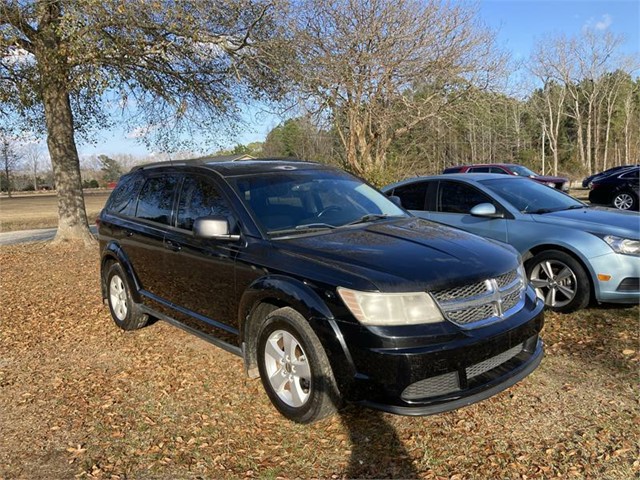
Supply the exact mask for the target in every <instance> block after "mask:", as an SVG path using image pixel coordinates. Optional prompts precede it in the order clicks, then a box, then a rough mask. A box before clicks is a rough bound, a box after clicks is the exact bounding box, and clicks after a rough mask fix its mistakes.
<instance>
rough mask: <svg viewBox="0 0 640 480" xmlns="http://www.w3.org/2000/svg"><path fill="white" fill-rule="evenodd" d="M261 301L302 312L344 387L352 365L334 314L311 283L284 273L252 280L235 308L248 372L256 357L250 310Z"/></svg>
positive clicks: (351, 373) (342, 388)
mask: <svg viewBox="0 0 640 480" xmlns="http://www.w3.org/2000/svg"><path fill="white" fill-rule="evenodd" d="M262 301H267V302H270V303H274V304H276V305H278V306H284V305H287V306H289V307H291V308H294V309H295V310H297V311H298V312H300V314H301V315H302V316H304V317H305V318H306V319H307V321H308V322H309V325H310V326H311V328H312V329H313V331H314V332H315V333H316V335H317V336H318V338H319V339H320V341H321V342H322V344H323V345H324V347H325V352H326V353H327V356H328V358H329V363H330V364H331V367H332V370H333V372H334V375H335V377H336V381H337V382H338V387H339V388H340V389H341V390H346V388H345V387H347V386H348V385H349V384H350V382H351V381H352V379H353V376H354V375H355V366H354V364H353V360H352V358H351V353H350V352H349V349H348V348H347V346H346V344H345V342H344V338H343V337H342V333H341V332H340V329H339V328H338V326H337V324H336V322H335V319H334V315H333V313H332V312H331V310H330V309H329V307H328V306H327V304H326V303H325V302H324V300H323V299H322V297H320V295H319V294H318V292H317V289H314V286H313V285H311V284H309V283H307V282H306V281H301V280H298V279H295V278H291V277H287V276H284V275H268V276H265V277H261V278H258V279H257V280H255V281H254V282H253V283H252V284H251V285H250V286H249V287H248V288H247V290H246V291H245V293H244V294H243V295H242V298H241V300H240V306H239V308H238V316H239V318H238V320H239V322H238V324H239V325H240V338H241V339H242V344H243V350H244V358H245V365H246V368H247V371H248V372H249V374H250V375H251V370H252V368H253V367H254V364H255V361H256V351H255V349H256V348H257V346H256V341H257V333H258V326H259V324H257V323H253V322H251V323H250V320H251V314H252V313H253V312H254V311H255V309H256V306H257V305H259V304H260V303H261V302H262Z"/></svg>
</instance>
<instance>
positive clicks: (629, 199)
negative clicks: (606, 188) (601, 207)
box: [611, 192, 638, 210]
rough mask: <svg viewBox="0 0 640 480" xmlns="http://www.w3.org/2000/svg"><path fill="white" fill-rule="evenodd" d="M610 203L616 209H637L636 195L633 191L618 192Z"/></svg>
mask: <svg viewBox="0 0 640 480" xmlns="http://www.w3.org/2000/svg"><path fill="white" fill-rule="evenodd" d="M611 204H612V205H613V206H614V207H615V208H617V209H618V210H638V196H637V195H636V194H635V193H633V192H620V193H618V194H617V195H616V196H615V197H613V200H612V202H611Z"/></svg>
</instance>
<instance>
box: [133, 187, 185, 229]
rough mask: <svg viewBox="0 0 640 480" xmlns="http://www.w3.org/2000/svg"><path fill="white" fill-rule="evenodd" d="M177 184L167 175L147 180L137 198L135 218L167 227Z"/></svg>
mask: <svg viewBox="0 0 640 480" xmlns="http://www.w3.org/2000/svg"><path fill="white" fill-rule="evenodd" d="M177 183H178V182H177V178H176V177H174V176H169V175H163V176H159V177H152V178H150V179H148V180H147V182H146V183H145V184H144V186H143V187H142V191H141V192H140V196H139V197H138V207H137V209H136V217H138V218H142V219H145V220H150V221H152V222H158V223H162V224H164V225H169V222H170V221H171V207H172V203H173V194H174V192H175V190H176V185H177Z"/></svg>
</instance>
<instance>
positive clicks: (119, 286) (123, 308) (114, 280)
mask: <svg viewBox="0 0 640 480" xmlns="http://www.w3.org/2000/svg"><path fill="white" fill-rule="evenodd" d="M109 302H110V303H111V308H112V310H113V313H114V314H115V316H116V317H117V318H118V320H120V321H124V319H125V318H127V312H128V310H129V307H128V303H127V290H126V286H125V284H124V281H123V280H122V278H120V276H119V275H114V276H113V277H111V282H109Z"/></svg>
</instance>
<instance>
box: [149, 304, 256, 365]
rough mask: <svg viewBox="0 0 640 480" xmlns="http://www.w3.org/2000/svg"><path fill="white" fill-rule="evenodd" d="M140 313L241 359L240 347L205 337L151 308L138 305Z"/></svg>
mask: <svg viewBox="0 0 640 480" xmlns="http://www.w3.org/2000/svg"><path fill="white" fill-rule="evenodd" d="M140 307H141V309H142V311H143V312H144V313H146V314H148V315H150V316H152V317H155V318H158V319H160V320H163V321H165V322H167V323H170V324H171V325H173V326H174V327H178V328H179V329H181V330H184V331H185V332H188V333H191V334H192V335H195V336H196V337H198V338H201V339H202V340H204V341H206V342H209V343H212V344H213V345H215V346H216V347H220V348H222V349H223V350H226V351H227V352H229V353H233V354H234V355H237V356H239V357H243V358H244V355H243V353H242V349H241V348H240V347H237V346H235V345H231V344H229V343H227V342H223V341H222V340H220V339H217V338H213V337H210V336H209V335H206V334H204V333H202V332H200V331H199V330H196V329H195V328H191V327H189V326H188V325H185V324H184V323H181V322H179V321H178V320H176V319H174V318H171V317H170V316H168V315H164V314H162V313H159V312H156V311H155V310H152V309H151V308H149V307H147V306H145V305H140Z"/></svg>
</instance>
